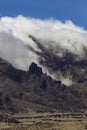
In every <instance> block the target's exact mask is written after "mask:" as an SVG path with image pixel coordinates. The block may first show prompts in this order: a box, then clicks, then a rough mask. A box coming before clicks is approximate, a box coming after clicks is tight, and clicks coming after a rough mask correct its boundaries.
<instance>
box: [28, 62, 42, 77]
mask: <svg viewBox="0 0 87 130" xmlns="http://www.w3.org/2000/svg"><path fill="white" fill-rule="evenodd" d="M42 73H43V72H42V68H41V67H39V66H38V65H37V64H36V63H34V62H32V64H31V65H30V67H29V74H36V75H41V74H42Z"/></svg>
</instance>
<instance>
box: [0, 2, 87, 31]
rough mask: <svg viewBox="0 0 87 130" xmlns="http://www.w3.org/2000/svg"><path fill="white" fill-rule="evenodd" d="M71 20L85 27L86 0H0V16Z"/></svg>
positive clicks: (86, 19)
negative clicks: (20, 15)
mask: <svg viewBox="0 0 87 130" xmlns="http://www.w3.org/2000/svg"><path fill="white" fill-rule="evenodd" d="M19 14H22V15H23V16H30V17H34V18H41V19H47V18H50V17H53V18H54V19H58V20H61V21H63V22H64V21H65V20H72V21H73V22H74V23H75V24H76V25H79V26H83V27H84V28H85V29H87V0H0V16H17V15H19Z"/></svg>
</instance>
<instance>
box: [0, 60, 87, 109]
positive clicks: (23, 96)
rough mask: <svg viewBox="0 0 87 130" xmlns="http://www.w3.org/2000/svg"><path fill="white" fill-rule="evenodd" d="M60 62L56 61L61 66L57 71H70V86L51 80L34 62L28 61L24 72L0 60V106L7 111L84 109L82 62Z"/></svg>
mask: <svg viewBox="0 0 87 130" xmlns="http://www.w3.org/2000/svg"><path fill="white" fill-rule="evenodd" d="M62 62H64V61H63V60H59V61H58V65H59V64H60V63H61V65H62V66H61V68H60V67H58V66H57V70H58V69H59V68H60V70H61V72H63V73H64V75H67V74H68V73H71V75H73V81H75V82H76V85H75V82H74V84H73V85H72V86H70V87H67V86H66V85H64V84H62V83H61V81H56V80H53V79H52V78H51V77H50V76H48V75H47V74H44V73H43V72H42V69H41V68H40V67H39V66H38V65H37V64H35V63H32V64H31V65H30V67H29V71H28V72H25V71H22V70H17V69H16V68H14V67H13V66H12V65H11V64H9V63H8V62H6V61H5V60H3V59H0V109H1V110H2V109H3V110H9V111H22V110H23V111H25V110H28V109H33V110H42V108H43V110H42V111H45V110H49V109H51V110H54V109H56V110H61V111H82V110H85V109H87V90H86V82H85V81H86V62H85V63H81V64H80V63H78V64H77V63H72V64H71V62H73V61H72V60H71V62H70V61H69V64H68V63H67V64H65V62H64V63H62ZM66 62H68V61H66ZM73 64H74V65H73ZM83 75H84V77H83ZM81 78H82V80H81ZM77 82H78V83H77ZM79 84H80V86H78V85H79ZM83 84H85V86H83Z"/></svg>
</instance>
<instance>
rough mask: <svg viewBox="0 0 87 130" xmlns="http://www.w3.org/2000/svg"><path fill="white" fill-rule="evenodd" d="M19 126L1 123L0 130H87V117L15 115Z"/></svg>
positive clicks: (45, 114)
mask: <svg viewBox="0 0 87 130" xmlns="http://www.w3.org/2000/svg"><path fill="white" fill-rule="evenodd" d="M14 117H15V118H16V119H17V120H19V121H20V122H21V123H19V124H11V123H4V122H0V130H87V117H86V116H70V115H69V116H67V115H61V116H60V115H59V114H57V113H56V114H50V113H41V114H40V113H37V114H34V113H33V114H31V115H28V114H24V115H23V114H22V115H21V116H20V115H19V114H16V115H14Z"/></svg>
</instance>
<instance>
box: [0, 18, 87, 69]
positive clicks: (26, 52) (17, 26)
mask: <svg viewBox="0 0 87 130" xmlns="http://www.w3.org/2000/svg"><path fill="white" fill-rule="evenodd" d="M29 35H31V36H33V37H35V38H36V39H38V41H40V43H41V45H42V46H44V47H45V48H46V49H47V50H48V51H50V50H51V51H52V53H54V54H55V55H57V56H58V55H61V56H63V53H64V52H66V51H68V52H71V53H73V54H75V55H77V57H78V58H83V57H84V56H85V51H84V48H85V50H87V31H86V30H84V29H83V28H81V27H79V26H76V25H74V24H73V23H72V21H66V22H65V23H62V22H61V21H59V20H53V19H47V20H40V19H34V18H28V17H23V16H17V17H15V18H12V17H1V18H0V57H2V58H4V59H6V60H8V61H9V62H11V63H12V64H13V65H14V66H15V67H17V68H19V69H23V70H27V69H28V66H29V65H30V64H31V62H33V61H34V62H37V63H38V59H39V58H40V56H38V55H37V54H35V52H41V51H42V50H40V48H39V47H38V46H37V44H36V43H35V42H34V41H33V40H32V39H31V38H29ZM27 46H28V48H27ZM29 48H31V49H29ZM32 50H33V51H32Z"/></svg>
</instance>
